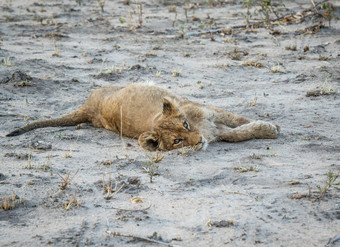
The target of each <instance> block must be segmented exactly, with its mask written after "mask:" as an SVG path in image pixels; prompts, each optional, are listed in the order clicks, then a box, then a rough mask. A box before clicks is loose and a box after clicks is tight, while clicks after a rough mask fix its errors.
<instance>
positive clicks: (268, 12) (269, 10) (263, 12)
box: [242, 0, 284, 25]
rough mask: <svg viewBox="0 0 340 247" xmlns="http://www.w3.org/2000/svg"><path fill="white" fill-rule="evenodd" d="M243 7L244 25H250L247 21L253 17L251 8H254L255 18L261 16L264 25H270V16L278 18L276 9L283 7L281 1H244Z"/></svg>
mask: <svg viewBox="0 0 340 247" xmlns="http://www.w3.org/2000/svg"><path fill="white" fill-rule="evenodd" d="M242 6H243V7H246V8H247V13H246V23H247V25H249V24H250V22H249V20H250V19H252V17H253V15H252V13H251V8H252V7H255V10H254V12H253V14H254V15H255V16H259V15H260V16H261V17H262V18H263V20H264V21H265V22H266V24H270V21H271V16H272V15H274V16H275V17H276V18H279V13H278V12H279V11H278V9H277V7H279V6H284V4H283V3H282V0H276V1H274V0H244V1H243V4H242Z"/></svg>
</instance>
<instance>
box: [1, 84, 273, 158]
mask: <svg viewBox="0 0 340 247" xmlns="http://www.w3.org/2000/svg"><path fill="white" fill-rule="evenodd" d="M121 118H122V119H121ZM84 122H90V123H92V124H93V126H95V127H98V128H105V129H108V130H112V131H114V132H116V133H120V132H121V131H122V133H121V134H122V135H123V136H127V137H131V138H138V139H139V144H140V145H141V146H142V147H143V148H144V149H147V150H150V151H155V150H172V149H176V148H179V147H183V146H194V145H196V144H203V145H202V146H206V144H207V143H210V142H214V141H227V142H240V141H245V140H250V139H254V138H277V135H278V131H279V127H278V126H277V125H273V124H271V123H268V122H264V121H252V120H250V119H248V118H245V117H242V116H239V115H236V114H233V113H230V112H227V111H224V110H222V109H219V108H215V107H211V106H203V105H200V104H197V103H192V102H190V101H187V100H184V99H182V98H179V97H177V96H176V95H174V94H172V93H170V92H169V91H167V90H165V89H162V88H159V87H156V86H152V85H145V84H131V85H129V86H127V87H117V86H108V87H103V88H100V89H97V90H95V91H93V92H92V93H91V94H90V96H89V98H88V100H87V101H86V102H85V104H84V105H83V106H81V107H80V108H79V109H77V110H76V111H75V112H73V113H71V114H68V115H66V116H64V117H61V118H57V119H50V120H44V121H38V122H34V123H31V124H28V125H26V126H24V127H22V128H20V129H17V130H15V131H13V132H11V133H9V134H8V135H7V136H15V135H20V134H23V133H25V132H27V131H30V130H33V129H37V128H43V127H56V126H72V125H76V124H79V123H84ZM121 123H122V126H121Z"/></svg>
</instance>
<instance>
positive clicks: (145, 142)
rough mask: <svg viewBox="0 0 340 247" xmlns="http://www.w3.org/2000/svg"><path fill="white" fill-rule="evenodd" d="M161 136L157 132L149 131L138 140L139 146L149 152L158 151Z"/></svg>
mask: <svg viewBox="0 0 340 247" xmlns="http://www.w3.org/2000/svg"><path fill="white" fill-rule="evenodd" d="M158 139H159V135H158V134H157V132H156V131H147V132H144V133H143V134H141V135H140V136H139V138H138V142H139V145H140V146H141V147H142V148H144V149H146V150H149V151H156V150H157V148H158Z"/></svg>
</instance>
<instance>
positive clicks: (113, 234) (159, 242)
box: [106, 231, 179, 247]
mask: <svg viewBox="0 0 340 247" xmlns="http://www.w3.org/2000/svg"><path fill="white" fill-rule="evenodd" d="M106 233H107V234H111V235H112V236H114V237H126V238H135V239H137V240H139V241H145V242H149V243H154V244H160V245H164V246H169V247H179V245H174V244H169V243H165V242H162V241H159V240H155V239H151V238H146V237H141V236H136V235H132V234H124V233H120V232H112V231H106Z"/></svg>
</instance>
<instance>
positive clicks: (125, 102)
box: [102, 83, 177, 137]
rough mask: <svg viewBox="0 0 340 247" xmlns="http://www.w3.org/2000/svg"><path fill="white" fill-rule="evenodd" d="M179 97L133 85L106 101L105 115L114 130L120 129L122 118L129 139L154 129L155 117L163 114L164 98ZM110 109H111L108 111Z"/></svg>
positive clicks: (124, 130) (147, 87)
mask: <svg viewBox="0 0 340 247" xmlns="http://www.w3.org/2000/svg"><path fill="white" fill-rule="evenodd" d="M164 97H171V98H176V99H177V97H176V96H175V95H174V94H172V93H170V92H169V91H168V90H166V89H163V88H160V87H157V86H153V85H148V84H142V83H136V84H131V85H129V86H127V87H125V88H122V89H120V90H119V91H116V92H115V93H114V94H113V95H111V96H109V97H107V98H106V99H105V101H106V103H104V105H105V106H104V107H103V108H106V109H105V110H104V109H102V110H103V111H102V113H104V112H105V113H104V114H103V115H105V118H106V120H107V122H109V123H112V124H113V125H114V126H112V128H113V129H114V130H116V129H118V130H119V129H120V122H121V119H120V118H121V117H122V123H123V133H124V134H125V135H126V136H129V137H137V136H138V135H139V134H141V133H143V132H145V131H148V130H150V129H151V128H152V122H153V120H154V118H155V116H156V115H157V114H159V113H161V112H162V109H163V98H164ZM108 107H109V109H108Z"/></svg>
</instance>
